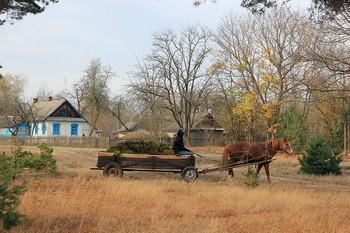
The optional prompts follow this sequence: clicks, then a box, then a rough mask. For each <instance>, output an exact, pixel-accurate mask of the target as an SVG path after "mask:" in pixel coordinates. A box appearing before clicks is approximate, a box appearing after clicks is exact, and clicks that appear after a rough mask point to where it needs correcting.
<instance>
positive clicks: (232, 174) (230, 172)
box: [228, 169, 235, 178]
mask: <svg viewBox="0 0 350 233" xmlns="http://www.w3.org/2000/svg"><path fill="white" fill-rule="evenodd" d="M234 175H235V173H233V169H229V170H228V176H229V177H231V178H232V177H233V176H234Z"/></svg>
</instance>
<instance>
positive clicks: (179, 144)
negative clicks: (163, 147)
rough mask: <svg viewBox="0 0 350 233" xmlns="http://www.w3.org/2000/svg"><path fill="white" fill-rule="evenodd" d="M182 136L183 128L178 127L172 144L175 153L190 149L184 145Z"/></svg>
mask: <svg viewBox="0 0 350 233" xmlns="http://www.w3.org/2000/svg"><path fill="white" fill-rule="evenodd" d="M183 136H184V131H183V129H179V131H178V132H177V136H176V137H175V140H174V146H173V150H174V151H175V154H180V153H181V151H190V150H189V149H187V148H186V147H185V146H184V139H183Z"/></svg>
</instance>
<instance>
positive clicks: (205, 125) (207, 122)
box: [194, 113, 224, 130]
mask: <svg viewBox="0 0 350 233" xmlns="http://www.w3.org/2000/svg"><path fill="white" fill-rule="evenodd" d="M198 129H206V130H208V129H210V130H224V129H223V128H221V127H220V125H219V123H218V122H217V121H216V120H215V119H214V117H213V116H212V115H211V114H210V113H208V114H207V115H206V116H205V117H204V118H203V119H202V120H201V121H200V122H199V123H198V124H197V125H196V127H195V128H194V130H198Z"/></svg>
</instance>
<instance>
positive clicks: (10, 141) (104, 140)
mask: <svg viewBox="0 0 350 233" xmlns="http://www.w3.org/2000/svg"><path fill="white" fill-rule="evenodd" d="M41 142H45V143H47V144H48V145H50V146H76V147H95V148H108V147H109V138H108V137H62V136H51V137H40V136H0V144H2V145H31V146H32V145H38V144H39V143H41Z"/></svg>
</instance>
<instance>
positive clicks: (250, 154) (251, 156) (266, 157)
mask: <svg viewBox="0 0 350 233" xmlns="http://www.w3.org/2000/svg"><path fill="white" fill-rule="evenodd" d="M278 143H279V147H280V148H281V141H278ZM251 146H252V145H251V144H249V147H248V151H234V144H233V146H232V153H230V154H229V156H232V155H234V154H243V153H247V154H246V155H242V156H239V157H236V158H237V159H238V160H242V159H244V156H246V162H247V163H249V162H251V161H253V162H255V161H262V160H270V159H272V157H273V155H271V154H270V149H269V148H268V145H267V143H266V142H265V143H264V148H263V149H259V150H256V151H254V152H249V151H250V148H251ZM271 150H272V151H274V152H278V150H274V149H272V148H271ZM260 151H264V152H265V153H264V155H261V156H259V157H255V156H254V154H256V153H258V152H260Z"/></svg>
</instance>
